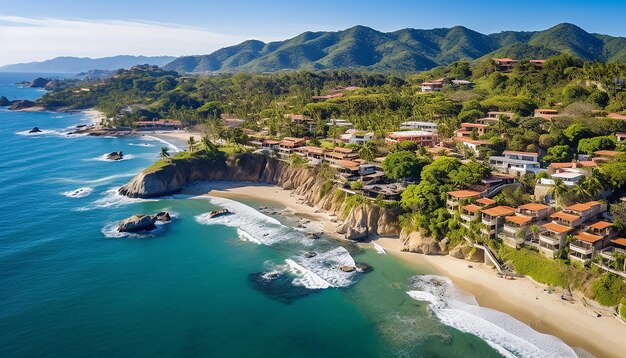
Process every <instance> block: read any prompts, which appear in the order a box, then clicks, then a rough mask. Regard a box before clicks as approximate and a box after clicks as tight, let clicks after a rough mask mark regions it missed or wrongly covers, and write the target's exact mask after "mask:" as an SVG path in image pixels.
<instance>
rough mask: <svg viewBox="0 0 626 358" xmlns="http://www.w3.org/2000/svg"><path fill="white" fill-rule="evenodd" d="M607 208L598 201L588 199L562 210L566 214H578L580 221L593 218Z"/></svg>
mask: <svg viewBox="0 0 626 358" xmlns="http://www.w3.org/2000/svg"><path fill="white" fill-rule="evenodd" d="M606 209H607V206H606V204H604V203H602V202H599V201H588V202H586V203H579V204H574V205H571V206H568V207H566V208H565V209H563V212H565V213H567V214H573V215H578V216H580V217H581V219H582V222H585V221H587V220H590V219H595V218H596V217H597V216H598V215H599V214H601V213H603V212H605V211H606Z"/></svg>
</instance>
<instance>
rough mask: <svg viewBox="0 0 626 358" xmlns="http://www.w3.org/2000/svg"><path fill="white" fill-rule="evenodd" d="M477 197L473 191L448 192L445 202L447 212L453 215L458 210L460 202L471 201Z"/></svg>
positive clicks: (476, 193) (477, 193) (478, 194)
mask: <svg viewBox="0 0 626 358" xmlns="http://www.w3.org/2000/svg"><path fill="white" fill-rule="evenodd" d="M479 196H480V193H479V192H477V191H474V190H455V191H450V192H448V193H447V200H446V206H447V208H448V212H449V213H450V214H451V215H453V214H454V212H455V211H456V210H458V208H459V205H460V204H461V202H462V201H467V202H469V201H471V200H472V199H477V198H478V197H479Z"/></svg>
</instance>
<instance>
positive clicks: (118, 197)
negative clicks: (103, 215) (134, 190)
mask: <svg viewBox="0 0 626 358" xmlns="http://www.w3.org/2000/svg"><path fill="white" fill-rule="evenodd" d="M118 189H119V187H115V188H111V189H109V190H107V191H106V192H104V194H103V197H102V198H100V199H97V200H95V201H94V202H92V203H91V204H89V205H86V206H82V207H80V208H76V209H75V211H88V210H93V209H104V208H117V207H120V206H124V205H129V204H134V203H139V202H149V201H157V199H140V198H129V197H127V196H125V195H122V194H120V193H119V192H118Z"/></svg>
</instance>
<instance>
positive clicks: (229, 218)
mask: <svg viewBox="0 0 626 358" xmlns="http://www.w3.org/2000/svg"><path fill="white" fill-rule="evenodd" d="M209 200H210V202H211V203H212V204H214V205H217V206H219V207H222V208H225V209H228V210H229V211H230V212H231V213H232V214H230V215H222V216H217V217H214V218H210V217H209V213H204V214H201V215H198V216H196V217H195V219H196V221H197V222H198V223H200V224H203V225H224V226H229V227H234V228H237V229H238V230H239V231H238V232H239V235H240V237H241V236H244V235H245V238H246V239H248V240H249V241H254V242H260V243H262V244H264V245H273V244H275V243H277V242H280V241H284V240H287V239H292V240H299V241H302V240H304V239H305V237H304V235H302V234H300V233H298V232H296V231H295V230H292V229H290V228H288V227H287V226H285V225H283V224H281V223H280V221H278V220H276V219H274V218H272V217H269V216H267V215H264V214H262V213H260V212H258V211H256V210H254V209H253V208H251V207H249V206H248V205H245V204H242V203H239V202H237V201H234V200H229V199H224V198H217V197H209ZM311 241H312V240H311Z"/></svg>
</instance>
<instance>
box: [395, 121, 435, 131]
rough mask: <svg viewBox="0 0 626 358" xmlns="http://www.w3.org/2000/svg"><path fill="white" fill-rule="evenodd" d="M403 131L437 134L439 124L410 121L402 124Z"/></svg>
mask: <svg viewBox="0 0 626 358" xmlns="http://www.w3.org/2000/svg"><path fill="white" fill-rule="evenodd" d="M400 129H401V130H413V131H423V132H428V133H437V123H434V122H421V121H408V122H402V123H400Z"/></svg>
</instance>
